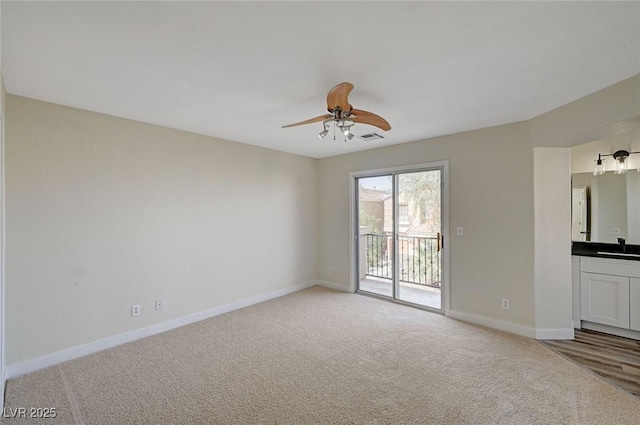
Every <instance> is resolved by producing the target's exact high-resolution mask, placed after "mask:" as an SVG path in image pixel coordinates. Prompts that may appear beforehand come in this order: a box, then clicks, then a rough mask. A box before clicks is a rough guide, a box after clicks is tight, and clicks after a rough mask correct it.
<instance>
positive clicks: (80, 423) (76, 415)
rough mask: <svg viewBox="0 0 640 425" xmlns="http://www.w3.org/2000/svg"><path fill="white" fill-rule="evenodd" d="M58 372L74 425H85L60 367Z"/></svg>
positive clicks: (75, 399)
mask: <svg viewBox="0 0 640 425" xmlns="http://www.w3.org/2000/svg"><path fill="white" fill-rule="evenodd" d="M58 370H59V371H60V376H61V377H62V385H63V386H64V391H65V393H66V394H67V401H69V406H70V407H71V414H72V415H73V419H74V421H75V423H76V425H85V423H84V420H83V418H82V412H81V411H80V407H79V406H78V399H77V398H76V396H75V394H74V392H73V389H72V388H71V384H70V383H69V380H68V379H67V376H66V375H65V373H64V370H63V369H62V366H58Z"/></svg>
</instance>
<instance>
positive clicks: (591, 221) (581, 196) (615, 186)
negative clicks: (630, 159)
mask: <svg viewBox="0 0 640 425" xmlns="http://www.w3.org/2000/svg"><path fill="white" fill-rule="evenodd" d="M571 177H572V184H571V186H572V199H573V202H572V204H573V207H572V225H571V239H572V240H574V241H587V242H604V243H617V240H618V238H624V239H625V240H626V242H627V244H632V245H640V173H638V172H636V171H635V170H634V171H630V172H628V173H626V174H615V173H605V174H602V175H598V176H594V175H593V173H574V174H572V175H571Z"/></svg>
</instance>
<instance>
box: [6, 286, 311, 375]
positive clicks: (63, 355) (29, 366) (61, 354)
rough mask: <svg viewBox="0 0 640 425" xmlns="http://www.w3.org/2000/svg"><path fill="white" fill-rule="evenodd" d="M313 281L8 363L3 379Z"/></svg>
mask: <svg viewBox="0 0 640 425" xmlns="http://www.w3.org/2000/svg"><path fill="white" fill-rule="evenodd" d="M316 284H319V283H318V282H316V281H312V282H304V283H300V284H297V285H293V286H288V287H286V288H281V289H276V290H275V291H271V292H267V293H265V294H260V295H256V296H254V297H251V298H245V299H242V300H238V301H234V302H232V303H229V304H225V305H222V306H219V307H214V308H211V309H208V310H204V311H200V312H198V313H193V314H189V315H187V316H182V317H178V318H176V319H172V320H168V321H166V322H162V323H158V324H156V325H152V326H147V327H145V328H140V329H136V330H133V331H130V332H126V333H123V334H120V335H114V336H111V337H108V338H105V339H101V340H98V341H94V342H90V343H88V344H84V345H79V346H77V347H73V348H69V349H67V350H62V351H58V352H56V353H52V354H47V355H44V356H40V357H37V358H35V359H31V360H27V361H26V362H22V363H16V364H11V365H8V366H7V368H6V373H5V375H4V377H5V379H11V378H15V377H17V376H20V375H24V374H27V373H31V372H35V371H37V370H40V369H44V368H46V367H49V366H54V365H57V364H59V363H63V362H66V361H69V360H73V359H77V358H79V357H84V356H87V355H89V354H93V353H97V352H98V351H102V350H106V349H108V348H112V347H115V346H117V345H121V344H125V343H127V342H131V341H135V340H137V339H141V338H145V337H148V336H151V335H156V334H159V333H162V332H166V331H169V330H171V329H175V328H179V327H181V326H185V325H189V324H191V323H195V322H199V321H201V320H205V319H209V318H211V317H214V316H218V315H220V314H224V313H229V312H231V311H234V310H238V309H241V308H244V307H248V306H251V305H254V304H259V303H261V302H264V301H268V300H271V299H273V298H278V297H281V296H283V295H288V294H291V293H294V292H297V291H301V290H303V289H307V288H309V287H311V286H314V285H316Z"/></svg>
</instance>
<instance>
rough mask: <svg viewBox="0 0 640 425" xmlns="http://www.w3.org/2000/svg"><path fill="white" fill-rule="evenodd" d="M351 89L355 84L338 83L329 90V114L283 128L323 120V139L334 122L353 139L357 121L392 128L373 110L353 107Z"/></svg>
mask: <svg viewBox="0 0 640 425" xmlns="http://www.w3.org/2000/svg"><path fill="white" fill-rule="evenodd" d="M351 90H353V84H351V83H347V82H344V83H340V84H338V85H337V86H335V87H333V88H332V89H331V90H329V93H328V94H327V111H329V113H328V114H325V115H320V116H318V117H314V118H310V119H308V120H305V121H300V122H297V123H294V124H289V125H283V126H282V128H287V127H295V126H298V125H304V124H311V123H314V122H320V121H322V126H323V130H322V131H321V132H320V133H319V134H318V136H319V137H320V138H321V139H323V138H324V137H325V136H326V135H327V134H328V133H329V125H330V124H331V123H333V124H334V125H335V126H336V127H338V128H339V129H340V131H341V132H342V134H343V135H344V136H345V137H346V138H348V139H349V140H351V139H353V133H351V127H353V125H354V124H355V123H360V124H369V125H373V126H375V127H378V128H379V129H381V130H384V131H389V130H391V126H390V125H389V123H388V122H387V120H385V119H384V118H382V117H381V116H379V115H376V114H374V113H373V112H367V111H363V110H362V109H353V106H351V104H349V92H351ZM334 139H335V136H334ZM345 141H346V139H345Z"/></svg>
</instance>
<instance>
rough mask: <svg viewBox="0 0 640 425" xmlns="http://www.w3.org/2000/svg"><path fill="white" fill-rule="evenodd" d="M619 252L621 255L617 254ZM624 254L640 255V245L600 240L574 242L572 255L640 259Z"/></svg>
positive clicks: (639, 258)
mask: <svg viewBox="0 0 640 425" xmlns="http://www.w3.org/2000/svg"><path fill="white" fill-rule="evenodd" d="M598 251H600V252H611V253H612V255H609V254H604V255H603V254H598ZM615 254H619V255H615ZM624 254H638V255H640V245H625V246H624V247H623V246H621V245H618V244H615V243H600V242H572V243H571V255H580V256H582V257H598V258H615V259H618V260H631V261H640V257H634V256H628V255H624Z"/></svg>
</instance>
